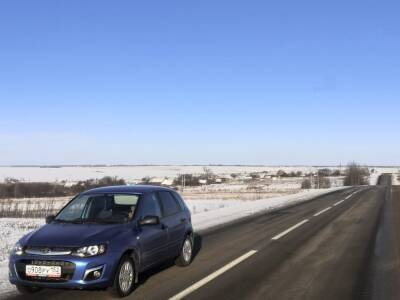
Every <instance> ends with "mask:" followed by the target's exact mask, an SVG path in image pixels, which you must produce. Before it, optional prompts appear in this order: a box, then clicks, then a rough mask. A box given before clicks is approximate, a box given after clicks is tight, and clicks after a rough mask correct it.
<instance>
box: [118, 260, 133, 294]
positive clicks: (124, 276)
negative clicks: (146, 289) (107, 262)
mask: <svg viewBox="0 0 400 300" xmlns="http://www.w3.org/2000/svg"><path fill="white" fill-rule="evenodd" d="M135 279H136V274H135V264H134V261H133V259H132V258H131V257H130V256H128V255H125V256H123V257H122V259H121V261H120V263H119V265H118V268H117V271H116V273H115V278H114V285H113V294H114V295H116V296H118V297H119V298H124V297H126V296H128V295H129V294H131V293H132V292H133V290H134V289H135V287H136V282H135Z"/></svg>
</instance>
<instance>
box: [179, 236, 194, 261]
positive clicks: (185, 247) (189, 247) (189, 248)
mask: <svg viewBox="0 0 400 300" xmlns="http://www.w3.org/2000/svg"><path fill="white" fill-rule="evenodd" d="M192 259H193V239H192V237H191V236H190V235H187V236H186V238H185V240H184V241H183V244H182V247H181V252H180V254H179V256H178V258H177V259H176V260H175V264H176V265H177V266H179V267H186V266H188V265H190V263H191V262H192Z"/></svg>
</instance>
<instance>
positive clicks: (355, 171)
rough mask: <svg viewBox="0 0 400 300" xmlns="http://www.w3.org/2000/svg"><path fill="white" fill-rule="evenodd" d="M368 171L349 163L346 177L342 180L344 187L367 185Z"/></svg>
mask: <svg viewBox="0 0 400 300" xmlns="http://www.w3.org/2000/svg"><path fill="white" fill-rule="evenodd" d="M368 177H369V171H368V168H365V167H361V166H360V165H358V164H357V163H355V162H352V163H349V164H348V165H347V169H346V176H345V178H344V185H345V186H352V185H367V184H368Z"/></svg>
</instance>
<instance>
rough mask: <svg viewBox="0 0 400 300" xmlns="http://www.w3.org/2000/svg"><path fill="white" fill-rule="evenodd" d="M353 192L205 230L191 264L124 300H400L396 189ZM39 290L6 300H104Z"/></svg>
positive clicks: (384, 181)
mask: <svg viewBox="0 0 400 300" xmlns="http://www.w3.org/2000/svg"><path fill="white" fill-rule="evenodd" d="M379 184H380V185H379V186H373V187H355V188H350V189H348V190H344V191H339V192H335V193H331V194H328V195H324V196H322V197H318V198H316V199H314V200H311V201H308V202H305V203H302V204H299V205H295V206H292V207H289V208H285V209H281V210H278V211H275V212H272V213H268V214H262V215H258V216H256V217H251V218H248V219H245V220H242V221H240V222H236V223H231V224H229V225H225V226H223V227H219V228H216V229H213V230H211V231H208V232H204V233H202V234H201V235H199V236H197V238H196V245H197V249H196V252H197V254H196V257H195V259H194V262H193V264H192V265H191V266H189V267H187V268H178V267H175V266H173V265H171V264H166V265H165V266H162V267H160V268H157V269H156V270H153V271H151V272H148V273H146V274H143V275H142V276H141V278H140V281H141V284H140V286H139V287H138V288H137V289H136V291H135V292H134V293H133V294H132V295H131V296H130V297H128V299H171V298H172V299H173V300H176V299H324V300H327V299H335V300H336V299H385V300H386V299H400V215H399V214H400V187H392V186H391V177H390V176H383V177H382V178H381V180H380V181H379ZM110 297H111V296H110V294H109V293H107V292H99V291H97V292H83V291H55V290H54V291H51V290H47V291H42V292H40V293H37V294H35V295H34V296H32V297H29V298H28V297H26V296H25V297H22V296H11V297H9V299H30V298H31V299H96V300H100V299H109V298H110Z"/></svg>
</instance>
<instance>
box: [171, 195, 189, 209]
mask: <svg viewBox="0 0 400 300" xmlns="http://www.w3.org/2000/svg"><path fill="white" fill-rule="evenodd" d="M172 195H173V196H174V198H175V199H176V200H177V201H178V203H179V206H180V207H181V209H182V210H184V209H185V208H186V204H185V201H183V199H182V197H181V195H179V194H178V193H172Z"/></svg>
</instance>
